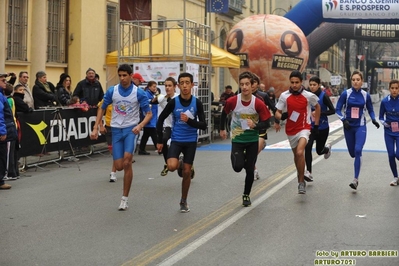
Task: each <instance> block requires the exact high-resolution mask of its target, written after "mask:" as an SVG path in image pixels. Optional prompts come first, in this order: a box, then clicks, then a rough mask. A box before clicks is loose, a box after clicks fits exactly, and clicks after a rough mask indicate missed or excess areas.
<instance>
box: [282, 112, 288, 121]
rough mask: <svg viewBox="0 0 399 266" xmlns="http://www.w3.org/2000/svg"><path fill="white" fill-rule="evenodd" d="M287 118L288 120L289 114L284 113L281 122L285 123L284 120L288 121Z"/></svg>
mask: <svg viewBox="0 0 399 266" xmlns="http://www.w3.org/2000/svg"><path fill="white" fill-rule="evenodd" d="M287 118H288V113H287V112H285V113H282V114H281V118H280V120H281V121H284V120H286V119H287Z"/></svg>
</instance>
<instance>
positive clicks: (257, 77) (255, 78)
mask: <svg viewBox="0 0 399 266" xmlns="http://www.w3.org/2000/svg"><path fill="white" fill-rule="evenodd" d="M252 75H253V76H254V81H256V82H257V83H258V84H260V78H259V76H258V75H256V74H255V73H252Z"/></svg>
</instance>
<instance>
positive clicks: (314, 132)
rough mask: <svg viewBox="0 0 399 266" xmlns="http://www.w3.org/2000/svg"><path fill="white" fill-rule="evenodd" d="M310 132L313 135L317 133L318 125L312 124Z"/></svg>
mask: <svg viewBox="0 0 399 266" xmlns="http://www.w3.org/2000/svg"><path fill="white" fill-rule="evenodd" d="M311 133H312V135H313V136H317V135H319V125H313V128H312V131H311Z"/></svg>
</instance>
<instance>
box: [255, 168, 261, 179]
mask: <svg viewBox="0 0 399 266" xmlns="http://www.w3.org/2000/svg"><path fill="white" fill-rule="evenodd" d="M258 179H260V176H259V172H258V169H255V171H254V180H255V181H256V180H258Z"/></svg>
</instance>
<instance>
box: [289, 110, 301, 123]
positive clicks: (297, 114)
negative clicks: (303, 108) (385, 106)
mask: <svg viewBox="0 0 399 266" xmlns="http://www.w3.org/2000/svg"><path fill="white" fill-rule="evenodd" d="M298 117H299V113H298V112H295V111H293V112H292V113H291V115H290V120H291V121H294V122H296V121H297V120H298Z"/></svg>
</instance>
